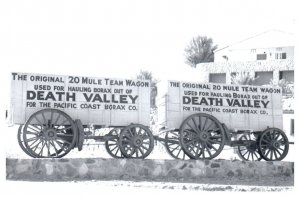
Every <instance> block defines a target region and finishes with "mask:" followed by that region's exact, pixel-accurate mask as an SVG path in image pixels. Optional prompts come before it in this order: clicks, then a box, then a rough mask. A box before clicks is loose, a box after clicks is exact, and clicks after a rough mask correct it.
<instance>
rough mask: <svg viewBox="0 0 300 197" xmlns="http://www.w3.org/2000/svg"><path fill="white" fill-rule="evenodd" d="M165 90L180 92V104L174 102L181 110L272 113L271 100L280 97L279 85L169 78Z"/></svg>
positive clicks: (178, 93)
mask: <svg viewBox="0 0 300 197" xmlns="http://www.w3.org/2000/svg"><path fill="white" fill-rule="evenodd" d="M172 89H173V90H172ZM175 89H177V90H176V91H175ZM169 91H170V93H171V94H173V95H170V96H171V97H172V96H173V97H178V96H180V103H181V105H174V106H178V107H179V106H181V107H182V110H183V111H193V112H204V113H222V114H224V113H228V114H260V115H268V113H273V108H274V106H273V103H272V102H273V101H276V102H278V103H280V100H278V99H280V98H281V97H280V95H281V89H280V88H276V87H258V86H242V85H228V84H212V83H211V84H210V83H207V84H201V83H192V82H174V81H171V82H169ZM171 101H172V99H171ZM174 101H175V100H174ZM275 107H277V106H275ZM172 110H176V109H174V107H173V108H172Z"/></svg>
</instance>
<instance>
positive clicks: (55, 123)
mask: <svg viewBox="0 0 300 197" xmlns="http://www.w3.org/2000/svg"><path fill="white" fill-rule="evenodd" d="M60 116H61V115H60V113H59V114H58V116H57V118H56V120H55V122H54V123H53V125H57V122H58V120H59V118H60Z"/></svg>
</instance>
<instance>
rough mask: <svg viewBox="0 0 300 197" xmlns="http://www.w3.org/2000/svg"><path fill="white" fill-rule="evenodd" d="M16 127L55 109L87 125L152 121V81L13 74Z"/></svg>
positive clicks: (13, 111)
mask: <svg viewBox="0 0 300 197" xmlns="http://www.w3.org/2000/svg"><path fill="white" fill-rule="evenodd" d="M11 90H12V91H11V113H12V119H11V122H12V123H13V124H24V123H25V121H26V120H27V119H28V118H29V117H30V116H31V115H32V113H34V112H36V111H38V110H41V109H45V108H53V109H59V110H61V111H64V112H66V113H67V114H68V115H69V116H71V118H72V119H80V120H81V121H82V122H83V124H98V125H105V126H110V125H114V126H126V125H128V124H129V123H141V124H144V125H146V126H149V122H150V81H148V80H131V79H114V78H97V77H83V76H66V75H48V74H33V73H12V74H11Z"/></svg>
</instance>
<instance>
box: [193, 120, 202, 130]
mask: <svg viewBox="0 0 300 197" xmlns="http://www.w3.org/2000/svg"><path fill="white" fill-rule="evenodd" d="M192 120H193V123H194V125H195V128H196V131H197V132H198V133H200V132H201V131H200V130H199V128H198V126H197V124H196V121H195V119H194V117H192Z"/></svg>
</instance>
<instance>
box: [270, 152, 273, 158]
mask: <svg viewBox="0 0 300 197" xmlns="http://www.w3.org/2000/svg"><path fill="white" fill-rule="evenodd" d="M270 152H271V155H270V158H271V160H273V150H271V149H270Z"/></svg>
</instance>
